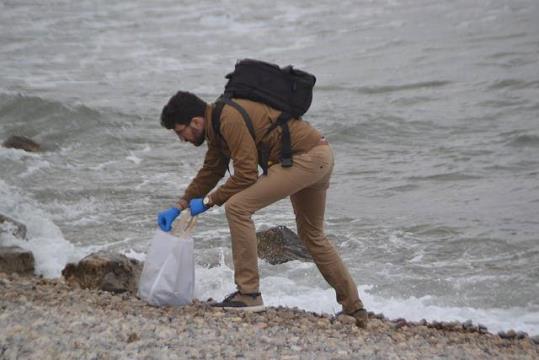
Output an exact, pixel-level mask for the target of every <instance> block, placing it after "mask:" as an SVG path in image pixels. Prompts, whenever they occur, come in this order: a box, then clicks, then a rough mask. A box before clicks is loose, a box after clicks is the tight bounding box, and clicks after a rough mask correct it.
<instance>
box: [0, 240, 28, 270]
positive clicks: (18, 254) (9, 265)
mask: <svg viewBox="0 0 539 360" xmlns="http://www.w3.org/2000/svg"><path fill="white" fill-rule="evenodd" d="M0 272H4V273H7V274H11V273H18V274H25V275H26V274H32V273H33V272H34V255H33V254H32V252H31V251H28V250H24V249H22V248H20V247H18V246H0Z"/></svg>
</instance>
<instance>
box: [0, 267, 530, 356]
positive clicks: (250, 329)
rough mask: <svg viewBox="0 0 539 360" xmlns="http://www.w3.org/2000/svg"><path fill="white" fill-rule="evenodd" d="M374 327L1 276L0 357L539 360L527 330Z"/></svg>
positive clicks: (383, 322) (378, 321) (375, 322)
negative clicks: (159, 303)
mask: <svg viewBox="0 0 539 360" xmlns="http://www.w3.org/2000/svg"><path fill="white" fill-rule="evenodd" d="M370 316H371V318H370V322H369V326H368V328H367V329H359V328H357V327H356V326H355V325H354V324H353V322H352V321H350V319H349V318H348V317H346V316H345V317H342V318H341V317H339V318H338V319H335V318H334V317H333V316H331V315H328V314H315V313H310V312H305V311H303V310H299V309H290V308H282V307H279V308H268V309H267V310H266V311H265V312H263V313H259V314H249V313H237V312H228V311H223V310H220V309H215V308H211V307H210V306H209V304H208V303H206V302H201V301H195V302H194V304H193V305H189V306H184V307H177V308H174V307H165V308H156V307H152V306H149V305H147V304H146V303H144V302H143V301H141V300H139V299H137V298H136V297H133V296H131V295H128V294H112V293H108V292H102V291H98V290H87V289H78V288H71V287H69V286H68V285H67V284H66V283H65V282H64V281H63V280H62V279H55V280H46V279H40V278H37V277H20V276H17V275H14V274H13V275H6V274H3V273H0V359H75V358H76V359H185V358H189V359H191V358H192V359H215V358H225V359H350V358H353V359H427V358H429V359H430V358H449V359H496V358H500V359H501V358H503V359H538V358H539V345H537V344H536V343H535V342H534V338H530V337H528V336H527V334H526V335H525V336H524V334H517V336H514V337H509V338H508V337H506V338H502V337H500V336H498V335H494V334H491V333H488V332H485V329H484V327H482V326H474V325H473V324H471V323H465V324H464V325H463V324H460V323H456V324H455V323H448V324H442V323H437V324H435V325H433V324H429V323H427V322H425V321H422V322H420V323H410V322H406V320H404V319H398V321H389V320H387V319H385V318H384V316H383V315H382V314H379V315H374V314H370Z"/></svg>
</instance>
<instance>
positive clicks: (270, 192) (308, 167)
mask: <svg viewBox="0 0 539 360" xmlns="http://www.w3.org/2000/svg"><path fill="white" fill-rule="evenodd" d="M320 147H321V146H316V147H315V148H314V149H313V150H311V151H309V152H307V153H305V154H300V155H295V156H294V165H293V166H292V167H289V168H283V167H282V166H280V165H274V166H272V167H270V168H269V170H268V175H266V176H262V177H260V178H259V179H258V181H257V182H256V183H255V184H253V185H252V186H250V187H248V188H247V189H245V190H243V191H241V192H239V193H237V194H235V195H233V196H232V197H231V198H230V199H228V201H227V202H226V203H225V213H226V217H227V220H228V225H229V228H230V235H231V238H232V257H233V261H234V281H235V283H236V286H237V287H238V290H239V291H241V292H242V293H254V292H258V291H259V275H258V254H257V241H256V232H255V226H254V223H253V221H252V219H251V217H252V215H253V214H254V213H255V212H256V211H257V210H259V209H262V208H264V207H266V206H268V205H270V204H272V203H274V202H276V201H278V200H281V199H283V198H285V197H287V196H290V195H291V194H294V193H296V192H298V191H300V190H301V189H303V188H305V187H308V186H310V185H312V184H314V183H316V182H319V181H320V180H321V179H322V178H323V177H324V176H327V172H328V166H329V165H328V164H320V163H319V161H318V160H317V159H316V158H315V157H314V156H313V155H312V154H313V153H316V151H319V150H317V149H319V148H320ZM326 147H327V146H326Z"/></svg>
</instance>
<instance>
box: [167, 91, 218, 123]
mask: <svg viewBox="0 0 539 360" xmlns="http://www.w3.org/2000/svg"><path fill="white" fill-rule="evenodd" d="M206 106H207V104H206V102H205V101H204V100H202V99H201V98H199V97H198V96H196V95H195V94H192V93H190V92H187V91H178V92H177V93H176V95H174V96H173V97H171V98H170V100H169V101H168V103H167V104H166V105H165V107H164V108H163V111H162V112H161V126H163V127H165V128H167V129H173V128H174V125H175V124H183V125H189V124H190V123H191V119H193V118H194V117H196V116H204V113H205V111H206Z"/></svg>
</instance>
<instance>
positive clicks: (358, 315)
mask: <svg viewBox="0 0 539 360" xmlns="http://www.w3.org/2000/svg"><path fill="white" fill-rule="evenodd" d="M350 316H353V317H354V318H355V319H356V326H357V327H359V328H362V329H366V328H367V323H368V322H369V315H368V314H367V310H365V309H359V310H356V311H354V312H353V313H352V314H350Z"/></svg>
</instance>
